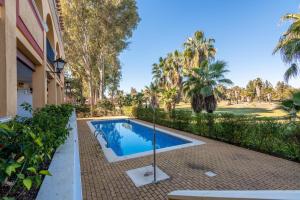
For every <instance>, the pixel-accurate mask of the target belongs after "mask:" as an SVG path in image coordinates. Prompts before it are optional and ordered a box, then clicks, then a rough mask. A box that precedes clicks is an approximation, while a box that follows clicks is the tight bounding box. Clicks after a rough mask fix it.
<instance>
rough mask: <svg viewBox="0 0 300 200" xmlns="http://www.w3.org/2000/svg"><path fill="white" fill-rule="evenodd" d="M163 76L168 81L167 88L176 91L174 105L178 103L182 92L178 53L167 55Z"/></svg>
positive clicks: (181, 74) (180, 61)
mask: <svg viewBox="0 0 300 200" xmlns="http://www.w3.org/2000/svg"><path fill="white" fill-rule="evenodd" d="M165 74H166V76H167V79H168V85H166V86H167V87H174V88H176V90H177V97H176V98H175V101H176V103H179V101H180V98H181V92H182V80H183V73H182V55H181V53H180V52H179V51H177V50H176V51H174V52H173V53H170V54H168V56H167V58H166V67H165Z"/></svg>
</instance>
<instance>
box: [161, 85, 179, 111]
mask: <svg viewBox="0 0 300 200" xmlns="http://www.w3.org/2000/svg"><path fill="white" fill-rule="evenodd" d="M176 97H177V90H176V88H175V87H167V88H165V89H164V90H163V91H162V93H161V100H162V102H163V103H164V107H165V110H166V111H168V112H170V111H171V110H172V109H174V108H175V104H176Z"/></svg>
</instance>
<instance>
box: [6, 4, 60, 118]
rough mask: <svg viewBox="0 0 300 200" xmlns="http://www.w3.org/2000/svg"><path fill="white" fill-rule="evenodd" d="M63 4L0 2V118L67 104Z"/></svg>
mask: <svg viewBox="0 0 300 200" xmlns="http://www.w3.org/2000/svg"><path fill="white" fill-rule="evenodd" d="M60 11H61V9H60V0H0V117H2V118H3V117H11V116H15V115H16V114H18V115H26V113H24V110H23V109H22V108H21V107H20V105H21V104H22V103H23V102H27V103H29V104H31V105H32V106H33V108H39V107H43V106H44V105H46V104H61V103H63V102H64V76H63V73H62V67H63V65H64V58H65V55H64V48H63V42H62V29H63V21H62V17H61V15H60Z"/></svg>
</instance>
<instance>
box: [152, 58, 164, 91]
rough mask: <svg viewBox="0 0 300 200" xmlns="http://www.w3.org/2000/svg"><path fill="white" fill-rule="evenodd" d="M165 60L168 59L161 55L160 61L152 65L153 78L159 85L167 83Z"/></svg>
mask: <svg viewBox="0 0 300 200" xmlns="http://www.w3.org/2000/svg"><path fill="white" fill-rule="evenodd" d="M165 62H166V59H164V58H162V57H160V58H159V62H158V63H154V64H153V65H152V79H153V81H154V83H155V84H157V85H158V86H163V85H164V84H165V83H166V74H165Z"/></svg>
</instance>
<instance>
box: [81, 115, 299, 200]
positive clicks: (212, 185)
mask: <svg viewBox="0 0 300 200" xmlns="http://www.w3.org/2000/svg"><path fill="white" fill-rule="evenodd" d="M77 122H78V134H79V149H80V163H81V179H82V187H83V198H84V199H88V200H90V199H93V200H94V199H105V200H106V199H116V200H117V199H126V200H135V199H145V200H146V199H167V194H168V193H169V192H171V191H174V190H184V189H189V190H263V189H264V190H268V189H273V190H286V189H290V190H296V189H297V190H299V189H300V164H299V163H296V162H292V161H288V160H284V159H281V158H277V157H273V156H269V155H266V154H263V153H259V152H255V151H251V150H247V149H244V148H240V147H236V146H233V145H230V144H226V143H222V142H218V141H214V140H211V139H207V138H204V137H200V136H197V135H193V134H189V133H185V132H182V131H177V130H173V129H170V128H165V129H166V130H171V131H174V132H176V133H179V134H183V135H186V136H188V137H192V138H195V139H198V140H201V141H204V142H206V144H203V145H199V146H194V147H188V148H184V149H177V150H172V151H168V152H163V153H159V154H157V163H158V166H159V168H160V169H162V170H163V171H164V172H165V173H166V174H168V175H169V176H170V179H168V180H166V181H162V182H159V183H157V184H150V185H146V186H142V187H139V188H137V187H135V185H134V184H133V182H131V180H130V178H129V177H128V176H127V175H126V171H127V170H130V169H135V168H139V167H143V166H146V165H150V164H151V163H152V156H145V157H140V158H134V159H129V160H125V161H120V162H115V163H108V162H107V160H106V159H105V156H104V154H103V152H102V150H101V147H100V144H99V143H98V141H97V140H96V138H95V137H94V136H93V134H92V133H91V132H90V130H89V127H88V126H87V124H86V120H84V119H80V120H78V121H77ZM158 127H160V128H164V127H161V126H158ZM207 171H212V172H214V173H216V174H217V175H216V176H214V177H208V176H207V175H205V172H207Z"/></svg>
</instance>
